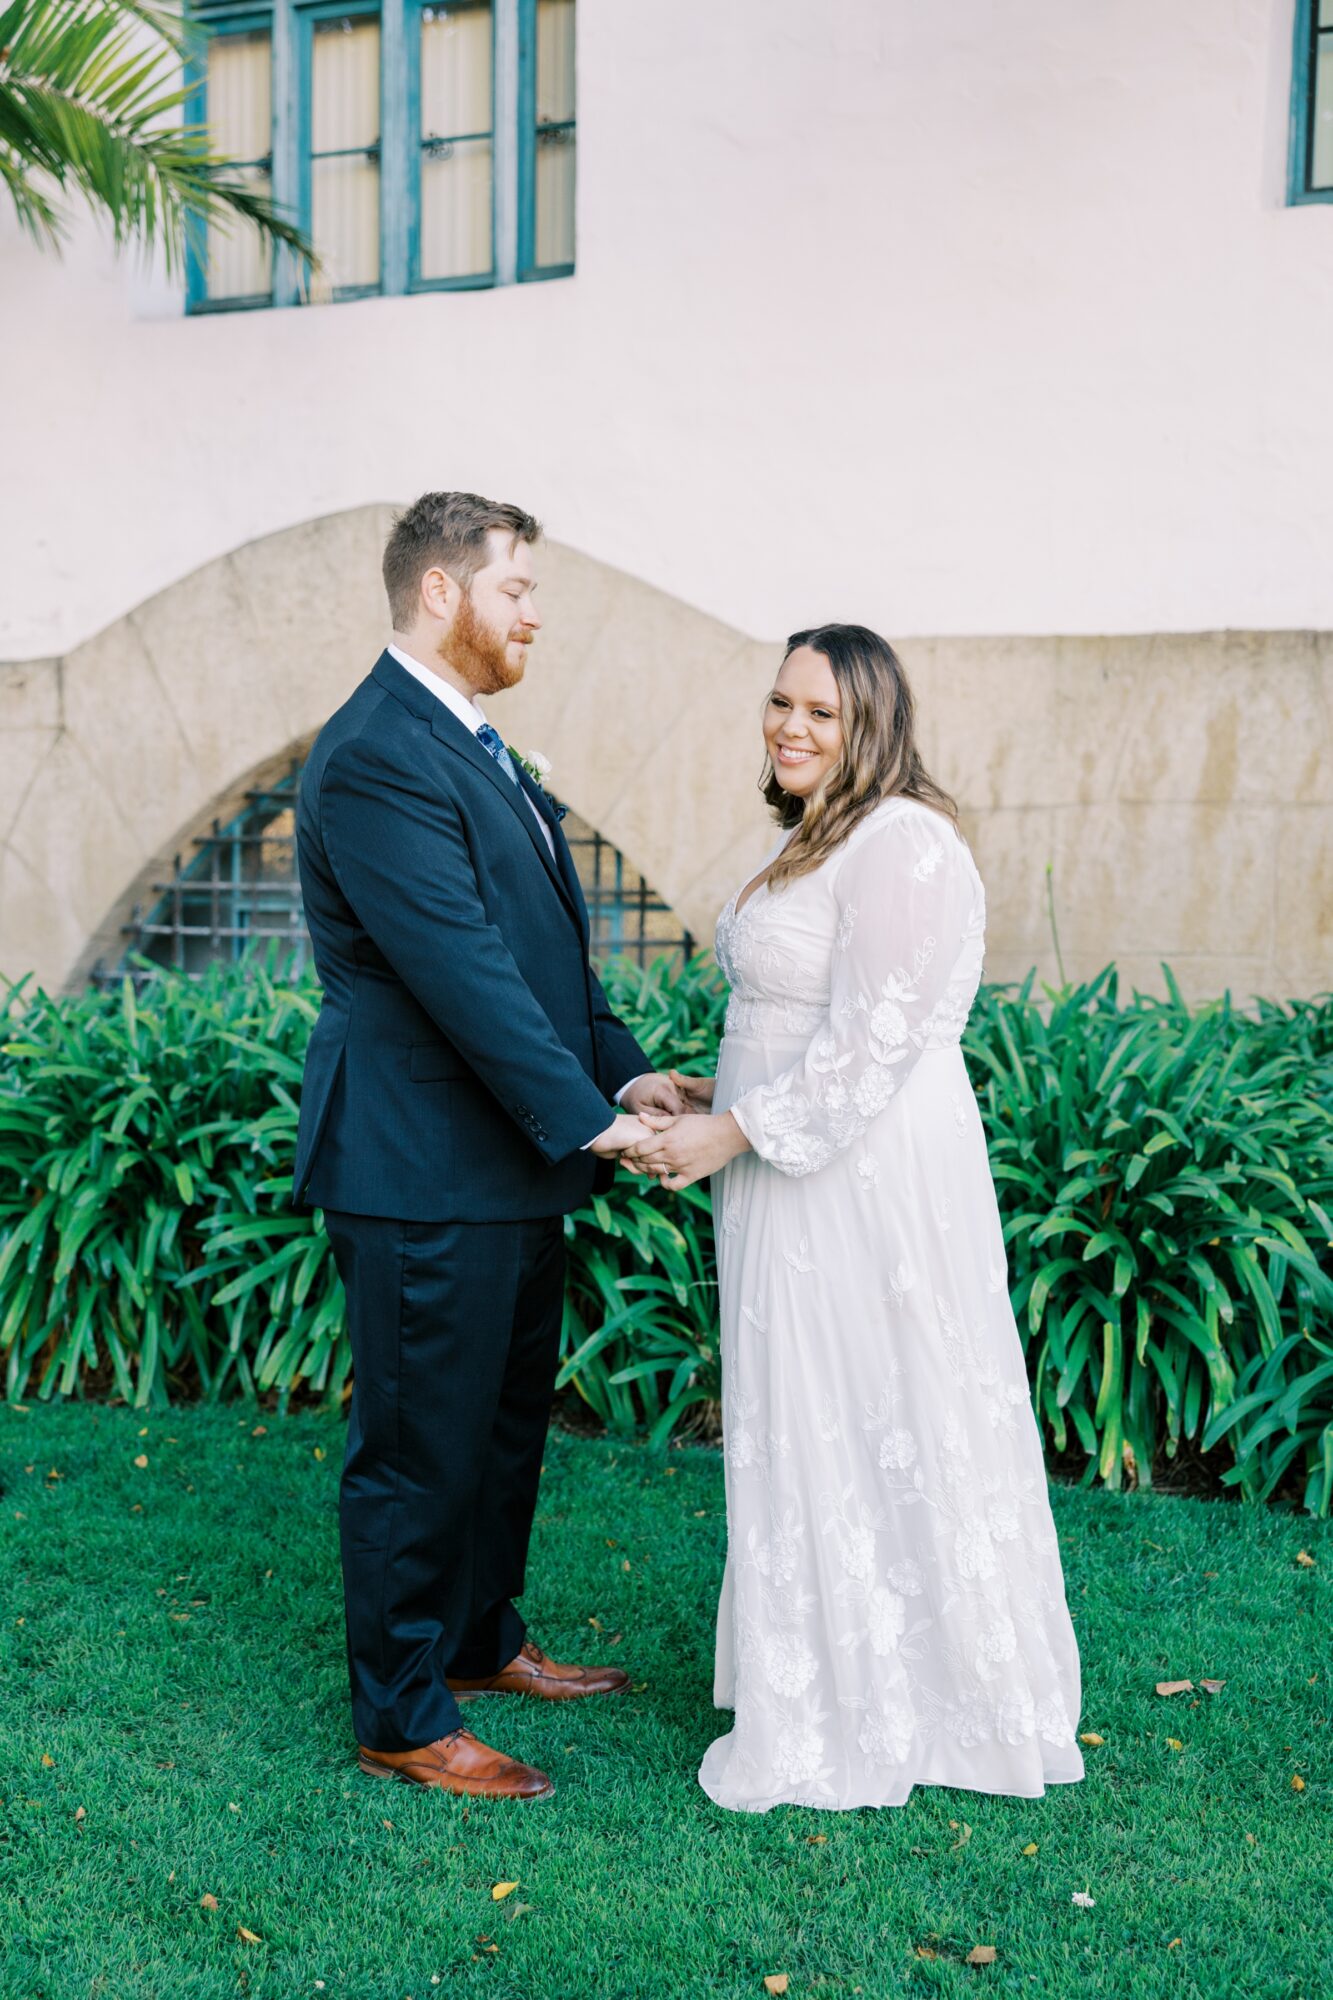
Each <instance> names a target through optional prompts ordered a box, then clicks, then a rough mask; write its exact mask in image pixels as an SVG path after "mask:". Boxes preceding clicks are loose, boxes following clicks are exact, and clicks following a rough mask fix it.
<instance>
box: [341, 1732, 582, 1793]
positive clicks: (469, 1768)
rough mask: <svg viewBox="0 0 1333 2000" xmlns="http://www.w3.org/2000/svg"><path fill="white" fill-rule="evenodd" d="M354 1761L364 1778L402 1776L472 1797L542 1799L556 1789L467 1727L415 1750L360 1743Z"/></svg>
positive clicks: (541, 1774)
mask: <svg viewBox="0 0 1333 2000" xmlns="http://www.w3.org/2000/svg"><path fill="white" fill-rule="evenodd" d="M356 1761H357V1763H358V1765H359V1766H360V1768H361V1769H362V1770H363V1771H364V1772H365V1774H366V1776H367V1777H368V1778H401V1779H402V1780H404V1782H405V1783H407V1784H409V1785H434V1786H435V1787H436V1788H437V1789H438V1790H439V1791H442V1792H462V1793H463V1794H464V1795H465V1796H466V1797H468V1798H472V1799H546V1798H549V1797H550V1796H551V1793H552V1792H553V1791H554V1790H555V1786H554V1785H553V1784H552V1783H551V1780H550V1779H549V1778H548V1777H547V1775H546V1773H545V1771H538V1770H535V1769H534V1768H533V1766H532V1765H531V1764H520V1763H517V1762H516V1761H515V1759H514V1758H512V1757H506V1756H505V1755H504V1753H503V1752H502V1751H500V1750H492V1749H490V1748H489V1747H488V1745H487V1744H485V1743H479V1742H478V1741H477V1739H476V1737H475V1736H474V1735H473V1734H472V1731H471V1730H470V1729H455V1730H454V1732H453V1734H452V1735H450V1736H441V1738H440V1739H439V1741H438V1742H437V1743H426V1744H423V1745H422V1746H421V1747H420V1748H419V1749H416V1750H367V1749H365V1748H364V1746H363V1745H361V1744H358V1745H357V1757H356Z"/></svg>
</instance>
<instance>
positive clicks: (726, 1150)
mask: <svg viewBox="0 0 1333 2000" xmlns="http://www.w3.org/2000/svg"><path fill="white" fill-rule="evenodd" d="M642 1123H643V1124H645V1125H649V1126H651V1127H652V1128H653V1133H654V1136H653V1137H652V1138H651V1139H649V1140H647V1141H644V1142H642V1143H640V1144H639V1145H637V1146H633V1147H631V1148H630V1149H629V1150H628V1151H627V1152H626V1153H625V1154H624V1155H623V1159H624V1163H625V1165H626V1166H629V1167H633V1168H635V1169H637V1170H638V1171H641V1172H645V1173H649V1174H652V1175H653V1176H654V1177H655V1178H656V1179H657V1180H658V1181H660V1182H661V1184H662V1186H663V1187H666V1188H671V1189H673V1190H674V1191H675V1192H677V1193H678V1192H679V1191H680V1189H681V1188H687V1187H692V1186H693V1184H694V1182H695V1181H701V1180H705V1179H706V1178H707V1176H708V1175H709V1174H715V1173H717V1171H718V1169H719V1168H720V1167H725V1166H726V1164H727V1161H728V1160H734V1159H735V1158H736V1155H737V1154H738V1153H745V1152H748V1151H749V1148H750V1142H749V1140H748V1139H747V1138H746V1136H745V1134H744V1133H743V1132H742V1130H741V1128H740V1126H739V1125H738V1124H737V1123H736V1120H735V1119H734V1118H733V1117H732V1115H731V1113H730V1112H729V1111H724V1112H722V1114H721V1115H720V1116H719V1117H716V1118H714V1117H712V1116H700V1115H699V1114H697V1113H694V1112H687V1113H686V1115H685V1116H684V1117H683V1118H674V1119H670V1118H659V1117H656V1116H654V1115H653V1114H652V1113H651V1112H650V1113H649V1114H648V1115H647V1116H646V1117H645V1118H644V1119H643V1120H642Z"/></svg>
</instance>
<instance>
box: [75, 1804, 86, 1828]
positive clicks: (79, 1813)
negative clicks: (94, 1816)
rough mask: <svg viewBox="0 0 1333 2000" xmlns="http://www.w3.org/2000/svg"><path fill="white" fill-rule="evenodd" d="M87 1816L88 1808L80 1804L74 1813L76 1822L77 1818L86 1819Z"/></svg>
mask: <svg viewBox="0 0 1333 2000" xmlns="http://www.w3.org/2000/svg"><path fill="white" fill-rule="evenodd" d="M87 1817H88V1809H87V1807H86V1806H80V1807H79V1810H78V1811H77V1812H76V1813H75V1815H74V1819H75V1822H76V1824H77V1822H78V1821H79V1820H81V1819H87Z"/></svg>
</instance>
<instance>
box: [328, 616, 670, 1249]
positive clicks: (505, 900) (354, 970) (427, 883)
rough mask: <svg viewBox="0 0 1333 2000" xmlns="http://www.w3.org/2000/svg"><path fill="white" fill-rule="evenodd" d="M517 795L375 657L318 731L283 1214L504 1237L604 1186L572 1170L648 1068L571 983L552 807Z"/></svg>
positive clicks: (577, 954)
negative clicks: (306, 938) (304, 998)
mask: <svg viewBox="0 0 1333 2000" xmlns="http://www.w3.org/2000/svg"><path fill="white" fill-rule="evenodd" d="M521 784H522V788H523V794H525V795H520V791H519V788H518V787H517V786H515V785H514V784H513V783H511V781H510V780H509V778H507V777H506V776H505V774H504V772H503V770H502V769H501V768H500V766H499V765H498V764H497V763H496V761H495V759H494V758H493V757H491V756H490V755H488V753H487V752H486V751H485V750H484V749H483V748H482V747H481V745H480V744H479V743H478V742H477V741H476V739H475V738H474V737H473V736H472V734H471V733H470V731H469V730H468V729H467V728H466V727H465V726H464V724H463V723H461V722H460V721H459V720H458V718H457V717H456V716H455V715H454V714H452V713H451V711H450V710H449V709H448V708H446V707H445V705H444V703H443V702H442V701H440V700H438V699H437V697H436V696H435V695H433V694H432V693H431V691H430V689H429V688H426V687H423V686H422V685H421V683H420V682H419V681H417V680H415V679H414V678H413V676H412V675H411V674H409V673H407V672H406V671H405V670H404V669H403V668H402V667H401V666H400V665H399V664H398V662H397V661H396V660H394V659H393V658H392V657H391V656H390V655H389V654H388V653H384V654H382V655H381V657H380V659H379V661H378V662H377V664H376V666H375V668H374V671H373V672H372V673H371V674H370V675H369V677H368V678H367V679H366V680H364V681H363V682H362V683H361V685H360V687H359V688H357V690H356V692H355V693H354V694H353V695H352V696H351V698H350V699H349V700H348V701H347V702H345V703H344V704H343V706H342V707H341V708H340V709H339V710H338V712H337V713H336V715H334V716H332V717H331V718H330V720H329V721H328V722H327V723H326V724H325V726H324V728H323V729H322V730H321V731H320V733H319V736H318V737H317V739H316V741H315V746H314V748H313V750H312V751H311V753H310V757H309V759H308V760H307V763H306V766H305V770H304V772H303V773H302V777H301V792H300V798H299V801H298V805H297V814H296V845H297V857H298V865H299V868H300V876H301V891H302V895H303V897H304V901H305V913H306V920H307V922H308V924H309V927H310V935H311V940H312V942H313V945H314V952H315V964H316V966H317V968H318V970H319V976H320V979H321V981H322V982H323V988H324V992H323V999H322V1002H321V1006H320V1012H319V1018H318V1020H317V1021H316V1023H315V1026H314V1029H313V1031H312V1033H311V1037H310V1044H309V1048H308V1051H307V1054H306V1064H305V1080H304V1084H303V1087H302V1092H301V1120H300V1129H299V1133H298V1138H297V1153H296V1171H295V1177H294V1182H293V1193H294V1197H295V1199H296V1201H297V1202H298V1204H303V1205H309V1206H312V1207H318V1208H330V1209H342V1210H346V1211H348V1212H350V1213H352V1214H357V1215H379V1216H392V1217H396V1218H398V1219H399V1220H401V1221H405V1222H444V1221H461V1222H488V1221H521V1220H525V1219H527V1218H530V1217H536V1216H550V1215H560V1214H563V1213H566V1212H567V1211H568V1210H570V1209H572V1208H577V1207H578V1206H579V1204H580V1203H581V1202H583V1201H585V1200H586V1199H587V1198H588V1195H589V1194H590V1193H591V1192H592V1191H593V1189H594V1186H596V1185H600V1186H605V1185H607V1184H608V1183H609V1180H610V1179H611V1177H612V1174H613V1171H614V1170H613V1169H609V1168H607V1167H606V1166H605V1165H604V1164H603V1163H602V1162H600V1161H598V1160H597V1159H596V1158H595V1156H594V1155H592V1154H591V1153H586V1152H583V1151H581V1150H580V1149H581V1148H582V1147H583V1146H585V1145H586V1144H587V1142H588V1141H589V1140H590V1139H593V1138H595V1137H596V1136H597V1134H598V1133H599V1132H601V1131H604V1130H605V1128H606V1127H607V1125H608V1124H609V1123H610V1121H611V1116H612V1112H611V1108H610V1099H611V1098H612V1097H613V1096H614V1094H615V1092H616V1091H617V1090H619V1089H620V1088H621V1087H622V1086H623V1085H624V1084H626V1083H628V1082H629V1081H630V1079H631V1078H632V1077H634V1076H638V1075H640V1074H642V1073H643V1072H645V1071H648V1070H651V1069H652V1067H653V1065H652V1063H651V1062H650V1060H649V1059H648V1057H647V1056H645V1055H644V1053H643V1050H642V1049H641V1048H640V1047H639V1045H638V1043H637V1042H636V1041H635V1039H634V1037H633V1036H632V1035H631V1034H630V1032H629V1030H628V1029H627V1028H626V1027H625V1026H624V1025H623V1024H622V1023H621V1022H620V1021H619V1020H617V1018H616V1016H615V1015H614V1014H613V1013H612V1012H611V1008H610V1005H609V1003H608V1001H607V998H606V995H605V994H604V993H603V991H602V988H601V985H600V984H599V982H598V980H597V977H596V975H595V973H594V972H593V970H592V967H591V966H590V965H589V963H588V916H587V910H586V908H585V906H584V902H583V896H582V892H581V891H580V888H579V884H578V878H577V876H576V874H575V872H574V866H573V862H572V859H571V857H570V852H569V847H568V844H567V843H566V841H565V838H564V835H563V834H562V833H561V831H560V827H559V824H558V822H557V820H556V817H555V813H554V811H553V809H552V807H551V805H550V802H549V800H548V799H547V798H546V795H545V793H544V792H542V791H541V790H540V788H539V787H538V786H536V785H534V784H532V783H531V781H530V780H529V779H528V778H527V776H526V774H522V776H521ZM529 800H532V801H533V802H534V803H535V804H536V805H537V807H538V809H539V811H540V812H541V814H542V817H543V819H545V820H546V822H547V824H548V825H549V826H550V828H551V831H552V835H553V838H554V842H555V856H554V858H553V857H552V855H551V852H550V849H549V848H548V847H547V844H546V841H545V839H544V838H543V836H542V831H541V828H540V827H539V826H538V825H537V823H536V821H535V820H534V818H533V815H532V811H531V808H530V806H529V803H528V801H529Z"/></svg>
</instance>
